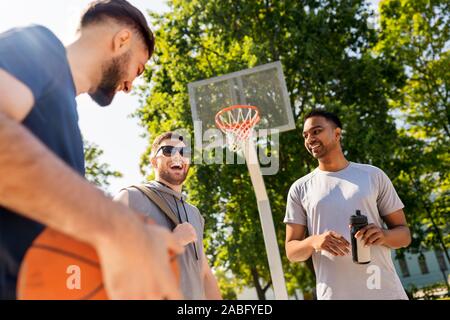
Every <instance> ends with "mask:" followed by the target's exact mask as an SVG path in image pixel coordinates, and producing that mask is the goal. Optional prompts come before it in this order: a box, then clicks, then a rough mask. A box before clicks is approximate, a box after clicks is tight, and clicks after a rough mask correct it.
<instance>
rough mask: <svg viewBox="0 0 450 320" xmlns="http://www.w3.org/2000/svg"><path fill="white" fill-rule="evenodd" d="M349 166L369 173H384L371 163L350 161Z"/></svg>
mask: <svg viewBox="0 0 450 320" xmlns="http://www.w3.org/2000/svg"><path fill="white" fill-rule="evenodd" d="M351 166H352V169H353V170H357V171H363V172H366V173H367V174H370V175H379V174H384V171H383V170H381V169H380V168H378V167H376V166H374V165H371V164H366V163H356V162H352V163H351Z"/></svg>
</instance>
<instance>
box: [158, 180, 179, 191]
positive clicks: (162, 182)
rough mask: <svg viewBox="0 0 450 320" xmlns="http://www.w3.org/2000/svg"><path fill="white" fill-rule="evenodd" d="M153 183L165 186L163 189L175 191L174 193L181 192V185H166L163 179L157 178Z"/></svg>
mask: <svg viewBox="0 0 450 320" xmlns="http://www.w3.org/2000/svg"><path fill="white" fill-rule="evenodd" d="M155 181H156V182H158V183H160V184H162V185H163V186H165V187H167V188H169V189H171V190H173V191H175V192H178V193H181V191H182V190H183V185H182V184H180V185H174V184H171V183H168V182H167V181H165V180H164V179H162V178H158V177H157V178H156V179H155Z"/></svg>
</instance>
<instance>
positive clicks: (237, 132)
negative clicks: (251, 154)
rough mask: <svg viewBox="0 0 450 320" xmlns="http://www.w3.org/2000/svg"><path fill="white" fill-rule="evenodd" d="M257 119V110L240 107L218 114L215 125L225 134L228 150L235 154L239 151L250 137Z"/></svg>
mask: <svg viewBox="0 0 450 320" xmlns="http://www.w3.org/2000/svg"><path fill="white" fill-rule="evenodd" d="M259 119H260V118H259V111H258V109H256V108H254V107H248V106H242V107H235V108H232V109H230V110H227V111H224V112H219V113H218V114H217V117H216V123H217V125H218V127H219V128H220V129H221V130H222V131H223V132H224V133H225V134H226V137H227V145H228V148H230V150H231V151H233V152H236V151H238V150H241V149H242V148H243V145H244V142H245V141H246V140H247V139H248V138H249V137H251V136H252V133H253V128H254V126H255V125H256V124H257V123H258V122H259Z"/></svg>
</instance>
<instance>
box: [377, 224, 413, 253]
mask: <svg viewBox="0 0 450 320" xmlns="http://www.w3.org/2000/svg"><path fill="white" fill-rule="evenodd" d="M383 232H384V235H385V243H384V245H385V246H387V247H389V248H391V249H399V248H404V247H407V246H408V245H409V244H410V243H411V233H410V231H409V228H408V227H407V226H396V227H393V228H391V229H388V230H383Z"/></svg>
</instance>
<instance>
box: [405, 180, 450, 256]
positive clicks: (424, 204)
mask: <svg viewBox="0 0 450 320" xmlns="http://www.w3.org/2000/svg"><path fill="white" fill-rule="evenodd" d="M408 176H409V179H410V180H411V182H412V183H413V185H414V188H416V190H417V191H418V192H419V193H422V194H423V193H424V192H423V190H422V188H421V186H420V182H417V181H415V180H414V179H411V175H408ZM422 203H423V207H424V209H425V211H426V213H427V215H428V217H429V218H430V221H431V224H432V225H433V229H434V232H436V235H437V238H438V242H439V244H440V245H441V247H442V251H444V254H445V256H446V257H447V261H448V262H449V263H450V257H449V255H448V252H447V247H446V245H445V242H444V239H443V237H442V233H441V230H439V227H438V226H437V224H436V222H435V221H434V218H433V216H432V214H431V209H430V207H429V205H428V201H426V200H422Z"/></svg>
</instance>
